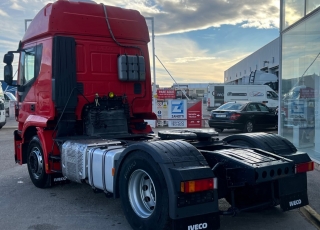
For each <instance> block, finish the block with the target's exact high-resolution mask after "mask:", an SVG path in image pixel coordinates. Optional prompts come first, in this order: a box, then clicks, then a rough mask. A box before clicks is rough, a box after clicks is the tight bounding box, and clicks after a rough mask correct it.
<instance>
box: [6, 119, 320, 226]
mask: <svg viewBox="0 0 320 230" xmlns="http://www.w3.org/2000/svg"><path fill="white" fill-rule="evenodd" d="M17 127H18V123H17V121H16V120H15V119H14V118H12V117H7V123H6V125H5V126H3V129H16V128H17ZM166 129H170V128H168V127H161V128H154V129H153V131H154V133H156V134H157V133H158V132H159V131H161V130H166ZM171 129H172V128H171ZM203 129H208V130H210V129H211V128H203ZM236 132H237V131H235V130H226V131H224V132H223V133H221V134H220V135H219V136H220V137H226V136H228V135H232V134H234V133H236ZM275 132H276V131H275ZM308 178H309V179H308V198H309V205H307V206H305V207H303V208H301V209H300V211H301V213H303V214H304V215H305V216H306V217H307V218H308V219H309V221H311V222H312V223H313V224H314V225H316V226H317V228H318V229H320V199H319V198H320V180H319V178H320V165H319V164H318V163H315V170H314V171H312V172H308Z"/></svg>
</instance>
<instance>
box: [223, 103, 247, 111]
mask: <svg viewBox="0 0 320 230" xmlns="http://www.w3.org/2000/svg"><path fill="white" fill-rule="evenodd" d="M244 106H245V104H240V103H234V102H230V103H226V104H224V105H221V106H220V107H219V108H217V110H241V109H242V108H243V107H244Z"/></svg>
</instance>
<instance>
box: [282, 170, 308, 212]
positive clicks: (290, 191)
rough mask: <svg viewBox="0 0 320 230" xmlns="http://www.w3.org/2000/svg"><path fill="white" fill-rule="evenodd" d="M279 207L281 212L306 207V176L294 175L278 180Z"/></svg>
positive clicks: (304, 174) (302, 174)
mask: <svg viewBox="0 0 320 230" xmlns="http://www.w3.org/2000/svg"><path fill="white" fill-rule="evenodd" d="M279 197H280V207H281V209H282V210H283V211H289V210H292V209H296V208H300V207H302V206H305V205H308V204H309V200H308V193H307V175H306V173H301V174H295V175H294V176H290V177H287V178H283V179H280V180H279Z"/></svg>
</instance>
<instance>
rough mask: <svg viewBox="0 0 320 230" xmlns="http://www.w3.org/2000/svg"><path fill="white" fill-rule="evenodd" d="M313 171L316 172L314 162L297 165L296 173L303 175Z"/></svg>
mask: <svg viewBox="0 0 320 230" xmlns="http://www.w3.org/2000/svg"><path fill="white" fill-rule="evenodd" d="M313 170H314V163H313V161H310V162H307V163H302V164H296V173H303V172H308V171H313Z"/></svg>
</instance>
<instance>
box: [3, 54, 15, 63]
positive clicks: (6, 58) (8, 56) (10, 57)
mask: <svg viewBox="0 0 320 230" xmlns="http://www.w3.org/2000/svg"><path fill="white" fill-rule="evenodd" d="M13 58H14V55H13V53H11V52H8V53H6V54H5V55H4V57H3V63H6V64H7V65H11V64H12V62H13Z"/></svg>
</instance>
